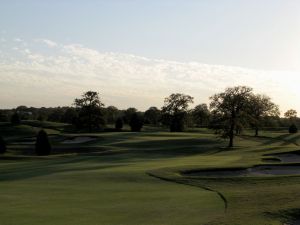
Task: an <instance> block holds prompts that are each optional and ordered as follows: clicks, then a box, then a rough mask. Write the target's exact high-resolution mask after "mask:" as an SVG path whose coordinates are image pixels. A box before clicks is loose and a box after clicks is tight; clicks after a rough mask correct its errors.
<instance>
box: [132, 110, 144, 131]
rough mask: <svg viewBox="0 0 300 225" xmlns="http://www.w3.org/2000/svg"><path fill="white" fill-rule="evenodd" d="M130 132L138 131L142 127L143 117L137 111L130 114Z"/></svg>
mask: <svg viewBox="0 0 300 225" xmlns="http://www.w3.org/2000/svg"><path fill="white" fill-rule="evenodd" d="M129 126H130V127H131V131H132V132H140V131H141V129H142V127H143V118H142V116H141V115H139V114H138V113H134V114H132V116H131V118H130V122H129Z"/></svg>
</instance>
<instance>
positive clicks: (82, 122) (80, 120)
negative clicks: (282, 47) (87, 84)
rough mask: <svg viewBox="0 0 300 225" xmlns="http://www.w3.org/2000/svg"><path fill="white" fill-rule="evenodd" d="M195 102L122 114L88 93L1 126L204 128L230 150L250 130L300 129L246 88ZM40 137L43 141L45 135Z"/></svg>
mask: <svg viewBox="0 0 300 225" xmlns="http://www.w3.org/2000/svg"><path fill="white" fill-rule="evenodd" d="M193 103H194V98H193V97H192V96H190V95H186V94H183V93H173V94H171V95H170V96H168V97H166V98H165V99H164V105H163V106H162V108H161V109H159V108H157V107H154V106H152V107H150V108H149V109H147V110H145V111H144V112H140V111H138V110H137V109H136V108H134V107H130V108H128V109H125V110H120V109H118V108H117V107H115V106H108V107H105V105H104V104H103V102H102V100H101V99H100V95H99V93H97V92H94V91H87V92H85V93H83V94H82V96H81V97H80V98H76V99H75V100H74V103H73V106H72V107H54V108H45V107H42V108H34V107H26V106H19V107H17V108H15V109H12V110H0V122H11V124H13V125H15V126H17V125H19V124H21V123H22V121H24V120H40V121H43V120H47V121H53V122H63V123H67V124H72V125H73V126H74V127H75V128H76V129H78V130H80V131H88V132H94V131H105V130H108V131H118V132H121V131H123V130H126V129H128V127H130V130H131V131H133V132H139V131H141V130H142V129H143V126H144V125H147V126H156V127H158V126H159V127H168V128H169V130H170V131H171V132H183V131H185V130H186V128H188V127H198V128H203V127H206V128H211V129H214V130H215V131H216V133H218V134H221V135H222V136H223V137H225V138H228V139H229V144H228V146H229V147H233V146H234V137H235V136H236V135H240V134H241V133H242V132H243V130H244V129H249V128H252V129H253V131H254V135H255V136H258V135H259V131H260V129H262V128H266V127H271V128H279V127H286V128H287V129H288V131H289V132H290V133H297V132H298V128H297V127H298V126H299V125H300V119H299V118H298V117H297V111H296V110H293V109H291V110H288V111H287V112H286V113H285V114H284V116H285V118H280V112H279V107H278V106H277V105H276V104H274V103H273V102H272V100H271V99H270V98H269V97H268V96H266V95H260V94H255V93H254V92H253V90H252V88H250V87H246V86H237V87H232V88H227V89H226V90H224V91H223V92H220V93H217V94H215V95H213V96H211V97H210V103H209V104H206V103H202V104H198V105H196V106H194V107H193V108H191V107H190V106H191V105H192V104H193ZM40 135H41V136H43V135H44V136H45V134H43V132H42V133H41V134H40ZM41 138H42V137H41ZM45 142H47V141H45ZM0 144H1V143H0ZM38 145H39V144H37V146H38ZM37 149H38V147H37ZM38 154H40V153H38ZM43 154H44V153H43Z"/></svg>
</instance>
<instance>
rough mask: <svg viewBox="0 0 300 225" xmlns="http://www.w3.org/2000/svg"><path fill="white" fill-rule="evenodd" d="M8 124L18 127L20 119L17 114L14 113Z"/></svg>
mask: <svg viewBox="0 0 300 225" xmlns="http://www.w3.org/2000/svg"><path fill="white" fill-rule="evenodd" d="M10 122H11V123H12V124H13V125H19V124H20V123H21V119H20V116H19V114H18V113H14V114H13V115H12V116H11V118H10Z"/></svg>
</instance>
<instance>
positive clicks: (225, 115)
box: [210, 86, 253, 147]
mask: <svg viewBox="0 0 300 225" xmlns="http://www.w3.org/2000/svg"><path fill="white" fill-rule="evenodd" d="M252 95H253V94H252V88H250V87H245V86H237V87H233V88H227V89H226V90H225V91H224V92H221V93H219V94H215V95H214V96H212V97H210V99H211V103H210V108H211V110H212V114H213V115H214V117H215V118H218V123H219V125H218V126H219V127H220V128H221V129H222V131H223V132H222V134H223V136H224V137H228V138H229V147H233V139H234V136H235V130H236V129H238V128H239V126H241V125H242V123H243V120H244V119H245V117H246V116H247V111H248V106H249V102H250V99H251V97H252Z"/></svg>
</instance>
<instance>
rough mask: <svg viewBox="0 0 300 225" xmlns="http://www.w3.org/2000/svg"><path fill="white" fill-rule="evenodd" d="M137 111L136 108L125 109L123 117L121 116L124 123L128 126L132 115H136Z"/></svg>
mask: <svg viewBox="0 0 300 225" xmlns="http://www.w3.org/2000/svg"><path fill="white" fill-rule="evenodd" d="M137 111H138V110H137V109H136V108H133V107H130V108H128V109H126V110H125V111H124V116H123V121H124V123H126V124H129V122H130V120H131V117H132V115H133V114H135V113H137Z"/></svg>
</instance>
